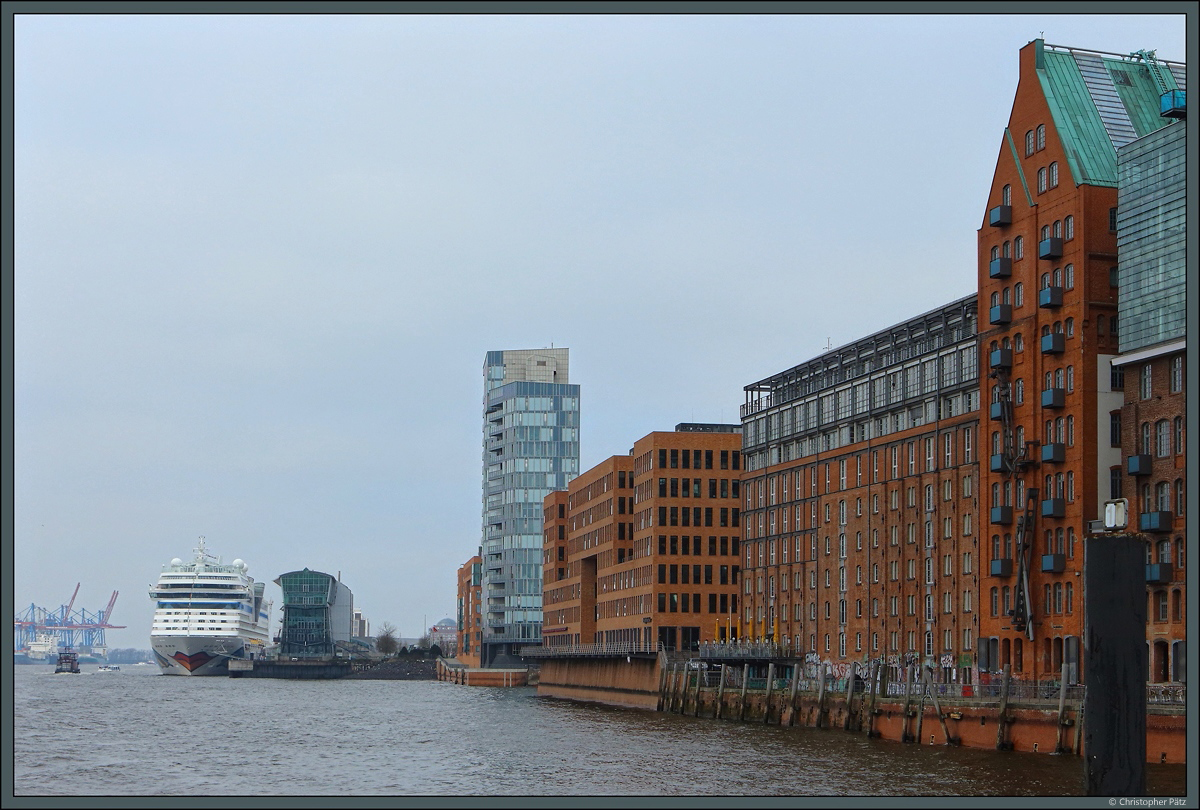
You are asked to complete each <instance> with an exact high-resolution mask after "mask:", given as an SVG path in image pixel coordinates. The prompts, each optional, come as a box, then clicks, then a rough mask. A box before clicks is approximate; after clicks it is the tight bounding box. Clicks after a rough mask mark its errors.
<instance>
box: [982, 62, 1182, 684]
mask: <svg viewBox="0 0 1200 810" xmlns="http://www.w3.org/2000/svg"><path fill="white" fill-rule="evenodd" d="M1153 67H1154V70H1155V71H1156V74H1157V75H1156V74H1155V73H1152V71H1151V68H1150V67H1148V64H1147V60H1146V59H1144V58H1138V57H1136V56H1134V57H1129V56H1124V57H1122V56H1117V55H1113V54H1101V53H1096V52H1092V51H1084V50H1079V49H1068V48H1060V47H1057V46H1050V45H1046V44H1045V43H1043V42H1042V40H1035V41H1033V42H1031V43H1030V44H1029V45H1027V46H1025V47H1024V48H1022V49H1021V51H1020V75H1019V79H1018V83H1017V90H1016V97H1015V99H1014V101H1013V107H1012V112H1011V114H1010V118H1009V123H1008V126H1007V127H1006V128H1005V130H1004V133H1003V136H1002V138H1001V143H1000V150H999V155H998V158H997V162H996V170H995V175H994V178H993V181H992V186H991V189H990V191H989V194H988V198H987V213H986V215H985V218H984V224H983V226H982V227H981V228H980V230H979V310H980V313H981V315H982V316H983V318H982V319H983V320H984V322H985V323H984V325H983V326H982V327H981V329H980V342H981V344H982V347H983V350H984V358H985V361H986V372H987V375H988V376H987V377H986V378H985V379H984V380H983V383H982V395H983V398H984V402H985V403H987V406H988V410H987V414H986V415H987V426H986V428H985V429H984V430H985V434H986V442H985V444H986V448H985V452H986V454H987V463H986V464H985V465H984V468H983V470H982V473H981V475H982V487H981V492H982V493H983V495H984V506H985V507H986V509H985V511H984V512H983V514H984V515H986V518H987V523H986V525H985V526H984V527H983V531H982V533H983V534H985V535H986V540H985V541H984V543H983V550H984V552H985V553H984V558H985V560H986V565H987V567H986V569H985V570H984V572H983V573H984V579H983V580H982V581H981V586H980V601H981V603H982V604H981V605H980V607H981V608H982V609H981V611H980V636H981V642H980V648H979V668H980V669H981V670H993V671H994V670H998V669H1000V668H1001V667H1003V666H1004V665H1011V667H1012V670H1013V672H1014V673H1015V674H1016V675H1017V676H1018V677H1024V678H1053V677H1056V676H1057V675H1058V674H1059V672H1060V671H1063V670H1064V665H1065V672H1066V677H1068V678H1069V679H1071V680H1077V679H1081V678H1082V675H1083V672H1082V657H1081V642H1080V639H1081V637H1082V634H1083V614H1084V611H1083V604H1084V599H1085V594H1084V593H1083V591H1082V581H1083V580H1082V572H1083V558H1084V548H1083V543H1084V540H1085V535H1086V532H1087V527H1088V524H1089V523H1090V522H1091V521H1094V520H1097V519H1099V518H1101V517H1103V507H1104V502H1105V501H1106V500H1108V499H1109V497H1110V495H1111V490H1112V478H1111V473H1110V471H1111V470H1113V469H1119V468H1120V465H1121V450H1120V442H1119V441H1117V442H1114V441H1112V440H1111V438H1110V437H1111V435H1112V432H1111V431H1112V418H1111V416H1110V414H1112V413H1113V412H1117V413H1119V412H1120V411H1121V408H1122V404H1123V394H1122V390H1121V385H1122V379H1121V375H1120V374H1119V373H1114V371H1113V367H1112V365H1111V361H1112V359H1113V357H1114V356H1115V355H1116V354H1117V352H1118V340H1119V326H1123V324H1122V323H1121V321H1120V319H1119V318H1118V309H1117V307H1118V295H1117V292H1118V286H1119V283H1120V281H1119V279H1120V271H1119V266H1118V256H1117V180H1118V178H1117V171H1116V167H1117V160H1116V158H1117V149H1118V148H1119V147H1121V146H1123V145H1125V144H1126V143H1128V142H1130V141H1132V140H1134V139H1135V138H1137V137H1140V136H1143V135H1146V134H1148V133H1150V132H1153V131H1154V130H1156V129H1159V128H1161V127H1162V126H1165V125H1166V124H1167V123H1169V120H1167V119H1164V118H1161V117H1160V116H1159V95H1160V93H1159V90H1158V88H1157V87H1156V82H1173V81H1174V79H1173V77H1172V71H1173V70H1174V69H1175V67H1176V66H1167V65H1166V64H1163V63H1155V65H1154V66H1153ZM1177 67H1178V69H1179V72H1180V73H1179V75H1180V76H1182V67H1183V66H1182V65H1179V66H1177Z"/></svg>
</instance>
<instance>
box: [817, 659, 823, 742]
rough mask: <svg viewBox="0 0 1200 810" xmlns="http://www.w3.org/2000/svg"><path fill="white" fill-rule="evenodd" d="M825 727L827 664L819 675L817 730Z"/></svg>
mask: <svg viewBox="0 0 1200 810" xmlns="http://www.w3.org/2000/svg"><path fill="white" fill-rule="evenodd" d="M824 727H825V664H821V670H820V672H819V673H818V674H817V728H824Z"/></svg>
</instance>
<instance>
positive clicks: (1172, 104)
mask: <svg viewBox="0 0 1200 810" xmlns="http://www.w3.org/2000/svg"><path fill="white" fill-rule="evenodd" d="M1158 114H1159V115H1160V116H1162V117H1163V118H1186V117H1187V91H1186V90H1168V91H1167V92H1165V93H1163V94H1162V95H1161V96H1159V97H1158Z"/></svg>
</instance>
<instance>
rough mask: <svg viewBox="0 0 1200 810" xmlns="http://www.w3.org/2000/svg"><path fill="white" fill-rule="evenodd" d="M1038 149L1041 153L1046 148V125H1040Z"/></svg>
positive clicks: (1038, 129)
mask: <svg viewBox="0 0 1200 810" xmlns="http://www.w3.org/2000/svg"><path fill="white" fill-rule="evenodd" d="M1037 148H1038V151H1039V152H1040V151H1042V150H1043V149H1045V148H1046V125H1045V124H1038V128H1037Z"/></svg>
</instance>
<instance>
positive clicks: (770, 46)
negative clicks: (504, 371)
mask: <svg viewBox="0 0 1200 810" xmlns="http://www.w3.org/2000/svg"><path fill="white" fill-rule="evenodd" d="M1184 28H1185V25H1184V20H1183V18H1182V17H1181V16H1082V15H1080V16H1053V15H1048V16H1003V17H997V16H890V17H883V16H832V17H830V16H552V15H547V16H532V17H530V16H478V17H477V16H345V17H336V16H236V17H235V16H204V17H197V16H138V17H132V16H21V17H18V18H17V19H16V24H15V31H16V35H15V43H16V61H15V82H14V85H15V202H16V208H15V248H14V255H15V268H16V272H15V290H14V295H13V298H12V300H13V307H14V312H15V352H14V353H15V426H14V429H15V442H14V464H15V473H16V477H15V485H14V498H15V501H14V504H15V520H14V522H15V558H14V566H13V568H12V571H13V580H14V582H13V584H14V593H13V605H14V609H15V610H16V611H18V612H20V611H22V610H24V609H26V608H28V607H29V605H30V604H31V603H35V604H37V605H40V606H42V607H46V608H51V609H53V608H56V607H58V606H59V605H62V604H64V603H66V602H67V600H68V599H69V598H70V596H71V592H72V591H73V589H74V588H75V584H76V583H77V582H82V587H81V588H80V592H79V598H78V599H77V601H76V604H75V607H76V608H77V609H78V608H80V607H83V608H86V609H87V610H88V611H90V612H96V611H99V610H100V609H101V608H103V607H104V606H105V604H106V603H107V602H108V598H109V596H110V595H111V593H112V592H113V591H114V590H116V591H120V597H119V599H118V601H117V605H116V609H115V611H114V615H113V621H114V622H115V623H116V624H121V625H127V626H128V629H126V630H119V631H110V632H109V633H108V643H109V646H113V647H140V648H148V647H149V629H150V619H151V614H152V610H153V608H152V604H151V602H150V600H149V598H148V596H147V590H146V588H147V586H148V585H149V584H150V583H152V582H153V581H155V579H156V578H157V576H158V573H159V571H160V570H161V566H162V565H163V564H165V563H167V562H168V561H169V560H170V559H171V558H172V557H176V556H178V557H183V558H188V557H190V556H191V549H192V548H193V546H194V545H195V541H196V538H197V537H198V536H200V535H204V536H205V537H206V538H207V543H208V545H209V547H210V549H211V550H212V551H214V552H215V553H217V554H220V555H222V556H223V557H224V559H225V561H226V562H229V561H231V560H232V559H233V558H235V557H240V558H242V559H244V560H246V562H247V563H248V564H249V566H250V573H251V575H252V576H254V577H255V578H256V579H259V580H266V581H268V583H270V582H271V580H274V579H275V578H276V577H278V576H279V575H280V574H282V573H285V572H287V571H291V570H295V569H299V568H304V567H306V566H307V567H309V568H312V569H316V570H321V571H326V572H329V573H333V574H337V573H338V572H340V573H341V576H342V579H343V581H344V582H345V583H346V584H347V585H348V586H349V587H350V588H351V590H352V591H353V592H354V597H355V604H356V606H358V607H360V608H361V609H362V610H363V611H364V613H365V614H366V616H367V617H368V618H369V619H370V620H371V622H372V627H373V629H378V627H379V625H380V624H382V623H383V622H385V621H388V622H391V623H393V624H395V625H396V626H397V627H398V628H399V630H400V632H401V634H402V635H404V636H417V635H419V633H420V630H421V626H422V623H424V622H428V624H432V623H433V622H435V621H437V620H439V619H442V618H444V617H451V618H453V617H454V616H455V573H456V569H457V568H458V567H459V566H460V565H461V564H462V563H464V562H465V561H466V560H467V559H468V558H470V557H471V556H472V555H473V554H475V553H476V550H477V548H478V546H479V541H480V504H481V479H480V476H481V466H480V465H481V444H480V442H481V419H482V416H481V403H482V395H483V377H482V367H483V360H484V354H485V352H487V351H488V350H494V349H525V348H538V347H544V346H550V345H551V344H553V345H554V346H565V347H568V348H569V349H570V351H571V363H570V374H571V380H570V381H571V382H572V383H576V384H578V385H579V386H580V387H581V402H582V417H581V419H582V431H581V436H582V438H581V447H582V459H581V465H582V469H585V470H586V469H588V468H590V467H591V466H593V465H595V464H596V463H598V462H600V461H602V460H603V459H605V458H607V457H609V456H611V455H615V454H621V453H626V452H628V450H629V448H630V447H631V446H632V445H633V442H634V441H635V440H636V439H638V438H640V437H642V436H644V435H645V434H646V433H649V432H650V431H654V430H671V429H673V427H674V425H675V424H677V423H678V422H688V421H696V422H737V421H738V407H739V405H740V404H741V403H742V401H743V396H744V395H743V387H744V386H746V385H748V384H750V383H753V382H755V381H758V380H760V379H763V378H764V377H767V376H770V375H771V374H774V373H776V372H778V371H782V370H784V369H786V368H789V367H791V366H793V365H795V364H797V363H800V362H803V361H805V360H808V359H810V358H812V357H813V356H815V355H817V354H820V353H821V352H822V350H823V349H824V347H825V346H826V344H827V342H830V343H831V344H832V345H833V346H835V347H836V346H839V345H842V344H845V343H848V342H850V341H853V340H855V339H857V338H860V337H863V336H865V335H868V334H870V333H872V332H874V331H877V330H880V329H883V328H886V327H888V326H890V325H892V324H894V323H896V322H898V321H901V320H903V319H905V318H909V317H912V316H914V315H917V314H920V313H922V312H925V311H927V310H930V309H933V308H935V307H938V306H940V305H942V304H944V303H947V302H949V301H951V300H954V299H956V298H958V297H961V296H964V295H967V294H970V293H972V292H973V291H974V289H975V279H976V231H977V229H978V228H979V226H980V224H981V222H982V218H983V215H984V209H985V204H986V201H987V199H986V198H987V192H988V188H989V185H990V183H991V179H992V173H993V169H994V167H995V162H996V157H997V154H998V151H999V148H1000V144H1001V136H1002V131H1003V127H1004V126H1005V124H1006V123H1007V121H1008V114H1009V110H1010V108H1011V105H1012V99H1013V95H1014V92H1015V89H1016V81H1017V59H1018V55H1017V52H1018V50H1019V49H1020V48H1021V47H1022V46H1024V45H1025V44H1026V43H1027V42H1029V41H1030V40H1033V39H1035V38H1037V37H1038V36H1044V38H1045V40H1046V41H1047V42H1048V43H1051V44H1061V45H1070V46H1074V47H1082V48H1089V49H1094V50H1102V51H1110V52H1115V53H1122V54H1123V53H1128V52H1130V51H1134V50H1137V49H1140V48H1147V49H1157V51H1158V55H1159V57H1160V58H1166V59H1173V60H1178V61H1183V60H1185V59H1186V54H1185V51H1184ZM267 591H268V594H269V595H273V598H275V600H276V610H275V611H274V614H275V615H274V616H273V619H272V621H273V626H275V625H277V624H278V621H279V616H280V611H279V607H280V599H279V590H278V587H277V586H275V585H274V584H269V585H268V588H267Z"/></svg>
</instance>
